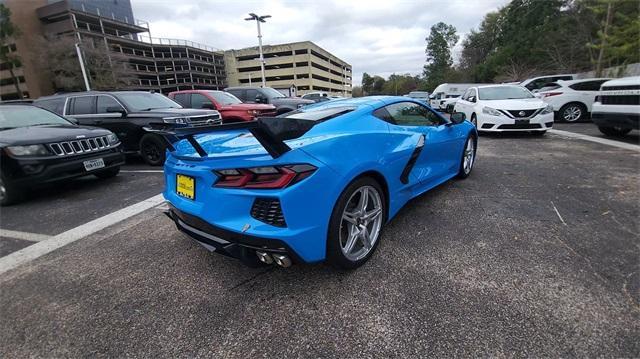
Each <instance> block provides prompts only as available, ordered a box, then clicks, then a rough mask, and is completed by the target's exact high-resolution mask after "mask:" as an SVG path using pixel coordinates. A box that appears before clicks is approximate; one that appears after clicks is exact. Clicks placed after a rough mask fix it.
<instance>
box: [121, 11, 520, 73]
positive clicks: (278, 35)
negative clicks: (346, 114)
mask: <svg viewBox="0 0 640 359" xmlns="http://www.w3.org/2000/svg"><path fill="white" fill-rule="evenodd" d="M507 2H508V0H476V1H468V0H450V1H446V0H427V1H372V0H369V1H364V0H353V1H339V0H324V1H310V0H302V1H291V0H269V1H233V2H230V1H217V0H182V1H175V0H133V1H132V5H133V11H134V15H135V16H136V17H138V18H140V19H143V20H147V21H149V23H150V31H151V36H153V37H165V38H174V39H175V38H177V39H184V40H190V41H195V42H200V43H203V44H205V45H208V46H212V47H216V48H220V49H232V48H233V49H239V48H244V47H250V46H256V45H257V38H256V35H257V33H256V25H255V22H251V23H250V22H247V21H244V18H245V17H247V14H248V13H250V12H254V13H257V14H259V15H265V14H269V15H271V16H272V18H270V19H268V20H267V23H266V24H263V26H262V31H263V42H264V44H280V43H286V42H294V41H305V40H311V41H313V42H315V43H316V44H318V45H319V46H321V47H322V48H324V49H326V50H327V51H329V52H331V53H332V54H334V55H336V56H338V57H339V58H341V59H342V60H344V61H346V62H348V63H350V64H351V65H352V66H353V71H354V85H357V84H359V83H360V80H361V78H362V73H364V72H367V73H369V74H377V75H383V76H388V75H390V74H392V73H410V74H419V73H421V71H422V66H423V65H424V62H425V54H424V49H425V46H426V44H425V38H426V37H427V36H428V35H429V28H430V27H431V26H432V25H433V24H435V23H437V22H439V21H442V22H445V23H448V24H452V25H454V26H455V27H456V28H457V30H458V34H459V35H461V37H462V36H463V35H464V34H466V33H468V32H469V30H471V29H473V28H476V27H477V26H478V25H479V24H480V22H481V21H482V18H483V17H484V15H485V14H486V13H487V12H490V11H495V10H497V9H498V8H499V7H500V6H504V5H505V4H506V3H507ZM459 44H460V43H459ZM459 50H460V46H459V45H458V46H457V47H456V49H454V55H455V54H456V53H458V52H459Z"/></svg>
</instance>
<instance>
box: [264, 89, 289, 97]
mask: <svg viewBox="0 0 640 359" xmlns="http://www.w3.org/2000/svg"><path fill="white" fill-rule="evenodd" d="M262 94H263V95H265V96H267V97H268V98H280V97H284V95H283V94H281V93H280V92H278V91H277V90H274V89H272V88H271V87H264V88H263V89H262Z"/></svg>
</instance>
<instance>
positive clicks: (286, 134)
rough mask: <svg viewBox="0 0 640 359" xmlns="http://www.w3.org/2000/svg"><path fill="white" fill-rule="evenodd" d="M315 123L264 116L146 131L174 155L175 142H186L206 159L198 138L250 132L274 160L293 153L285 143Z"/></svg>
mask: <svg viewBox="0 0 640 359" xmlns="http://www.w3.org/2000/svg"><path fill="white" fill-rule="evenodd" d="M315 124H316V121H311V120H301V119H293V118H281V117H263V118H259V119H257V120H255V121H249V122H239V123H229V124H224V125H213V126H199V127H178V126H176V125H174V124H167V123H151V124H149V126H148V127H145V128H144V129H145V130H146V131H147V132H150V133H155V134H158V135H161V136H163V137H164V138H165V139H166V140H167V144H168V145H167V148H168V149H169V151H170V152H175V150H176V148H175V146H174V143H175V142H177V141H180V140H182V139H186V140H187V141H188V142H189V143H190V144H191V146H192V147H193V148H194V149H195V150H196V152H197V153H198V154H199V155H200V157H207V155H208V153H207V151H205V150H204V148H202V146H201V145H200V144H199V143H198V141H197V140H196V139H195V138H194V136H195V135H199V134H205V133H212V132H226V131H237V130H247V131H248V132H250V133H251V134H252V135H253V137H255V138H256V140H257V141H258V142H259V143H260V145H262V147H264V149H265V150H266V151H267V152H268V153H269V155H271V157H273V158H278V157H280V156H282V155H283V154H285V153H287V152H289V151H291V147H289V146H288V145H287V144H286V143H285V142H284V141H286V140H290V139H294V138H298V137H300V136H302V135H304V134H305V133H306V132H307V131H309V130H310V129H311V128H312V127H313V126H314V125H315Z"/></svg>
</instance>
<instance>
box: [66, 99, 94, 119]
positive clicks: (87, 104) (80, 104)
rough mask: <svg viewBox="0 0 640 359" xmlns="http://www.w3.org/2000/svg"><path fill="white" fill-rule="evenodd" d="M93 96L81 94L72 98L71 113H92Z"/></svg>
mask: <svg viewBox="0 0 640 359" xmlns="http://www.w3.org/2000/svg"><path fill="white" fill-rule="evenodd" d="M94 99H95V96H82V97H75V98H73V105H72V107H71V114H72V115H88V114H92V113H94V112H95V111H94V107H93V106H94V103H93V100H94Z"/></svg>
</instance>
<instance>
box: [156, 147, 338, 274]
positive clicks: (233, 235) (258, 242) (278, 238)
mask: <svg viewBox="0 0 640 359" xmlns="http://www.w3.org/2000/svg"><path fill="white" fill-rule="evenodd" d="M239 163H241V164H242V165H241V166H238V164H239ZM291 163H308V164H311V165H314V166H316V168H317V170H316V171H315V172H314V173H313V174H312V175H311V176H309V177H308V178H305V179H304V180H303V181H301V182H299V183H296V184H294V185H291V186H288V187H285V188H281V189H244V188H239V189H236V188H221V187H216V186H215V185H214V184H215V182H216V181H217V176H216V175H215V173H214V172H213V170H220V169H225V168H237V167H261V166H271V165H284V164H291ZM164 173H165V183H166V187H165V191H164V197H165V199H166V200H167V201H168V202H169V203H170V204H171V205H172V206H173V207H174V208H175V209H176V210H177V211H179V212H175V213H183V214H185V215H190V216H193V217H196V218H198V219H199V220H197V221H196V220H193V221H185V220H182V221H183V223H185V224H188V225H189V223H190V226H191V227H192V228H193V229H195V230H196V231H202V232H205V233H209V232H210V233H209V234H215V235H217V236H218V237H219V238H220V239H222V240H223V241H226V242H230V243H241V244H242V246H243V247H257V248H263V247H264V246H266V247H267V248H286V249H287V253H288V254H290V256H291V257H292V258H293V259H294V261H297V260H299V261H301V262H305V263H314V262H319V261H322V260H324V259H325V255H326V240H327V229H328V225H329V219H330V216H331V213H332V211H333V205H334V204H335V199H336V198H337V197H338V196H339V195H340V192H341V190H342V188H341V187H340V182H339V181H338V180H337V177H336V174H335V172H334V171H333V170H331V169H330V168H328V167H326V166H325V165H324V164H322V163H321V162H319V161H317V160H315V159H313V158H311V157H309V156H307V155H306V154H304V153H303V152H302V151H297V150H293V151H290V152H287V154H286V155H284V156H281V157H279V158H278V159H275V160H274V159H272V158H271V157H270V156H257V157H254V158H244V159H242V160H239V159H238V158H234V157H232V158H229V159H222V158H219V159H212V160H202V161H185V160H182V159H178V158H176V157H174V156H172V155H171V154H169V155H168V157H167V161H166V162H165V167H164ZM178 174H180V175H186V176H191V177H193V178H194V181H195V182H194V183H195V199H193V200H191V199H186V198H184V197H181V196H179V195H177V193H176V176H177V175H178ZM260 200H273V201H278V202H279V203H280V211H281V213H282V216H283V218H284V221H285V222H286V225H284V226H283V225H277V224H271V223H270V222H269V221H265V219H264V218H261V216H259V215H256V213H253V208H254V206H255V205H256V203H257V202H258V201H260ZM185 218H187V217H185ZM189 218H192V217H189ZM192 219H193V218H192ZM177 223H178V224H180V223H179V222H177ZM183 227H184V226H183ZM185 228H186V229H187V230H188V228H187V227H184V228H183V229H185ZM193 229H192V230H190V231H189V232H191V234H193V233H196V234H197V232H196V231H194V230H193ZM191 234H190V235H191ZM191 236H192V237H194V238H196V237H198V236H194V235H191ZM196 239H198V238H196ZM200 239H202V238H200ZM243 239H244V241H243ZM201 243H202V241H201ZM220 244H222V245H223V246H224V244H225V243H220ZM213 247H215V248H218V247H220V246H217V247H216V246H213ZM229 251H230V250H226V249H225V252H229ZM232 256H233V255H232Z"/></svg>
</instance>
